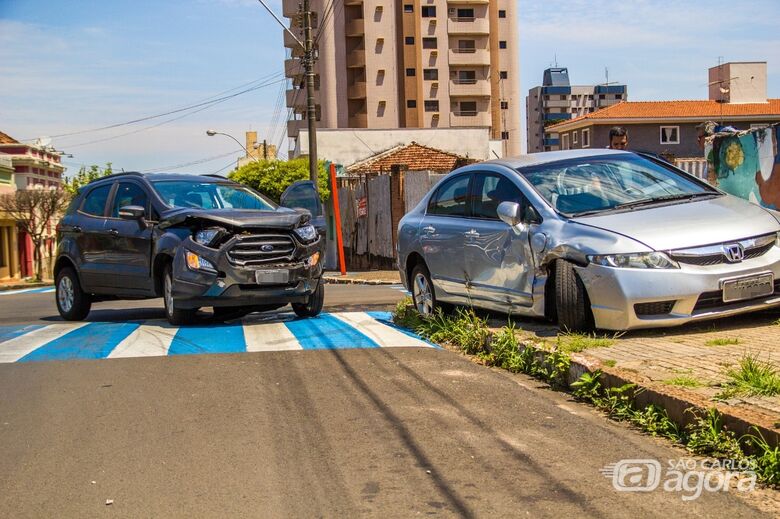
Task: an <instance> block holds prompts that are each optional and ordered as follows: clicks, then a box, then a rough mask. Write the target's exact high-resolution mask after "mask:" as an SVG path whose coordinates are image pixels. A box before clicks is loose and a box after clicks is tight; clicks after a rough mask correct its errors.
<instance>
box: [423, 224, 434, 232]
mask: <svg viewBox="0 0 780 519" xmlns="http://www.w3.org/2000/svg"><path fill="white" fill-rule="evenodd" d="M423 232H424V233H425V234H433V233H435V232H436V227H433V226H432V225H429V226H427V227H423Z"/></svg>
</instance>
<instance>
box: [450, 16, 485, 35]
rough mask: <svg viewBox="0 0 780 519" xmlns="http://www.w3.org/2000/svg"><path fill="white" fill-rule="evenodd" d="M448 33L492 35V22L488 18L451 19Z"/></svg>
mask: <svg viewBox="0 0 780 519" xmlns="http://www.w3.org/2000/svg"><path fill="white" fill-rule="evenodd" d="M447 32H448V33H450V34H451V35H452V34H490V21H489V20H488V19H487V18H450V19H449V20H448V21H447Z"/></svg>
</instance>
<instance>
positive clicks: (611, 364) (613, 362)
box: [601, 359, 617, 368]
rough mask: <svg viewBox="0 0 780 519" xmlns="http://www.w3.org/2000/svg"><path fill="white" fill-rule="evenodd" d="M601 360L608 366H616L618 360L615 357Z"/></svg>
mask: <svg viewBox="0 0 780 519" xmlns="http://www.w3.org/2000/svg"><path fill="white" fill-rule="evenodd" d="M601 362H602V363H603V364H604V365H605V366H606V367H608V368H614V367H615V365H616V364H617V361H616V360H615V359H607V360H603V361H601Z"/></svg>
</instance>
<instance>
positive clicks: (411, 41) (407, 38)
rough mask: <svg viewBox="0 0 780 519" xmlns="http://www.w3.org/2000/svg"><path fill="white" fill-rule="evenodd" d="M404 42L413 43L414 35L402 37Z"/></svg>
mask: <svg viewBox="0 0 780 519" xmlns="http://www.w3.org/2000/svg"><path fill="white" fill-rule="evenodd" d="M404 43H406V44H407V45H414V36H407V37H406V38H404Z"/></svg>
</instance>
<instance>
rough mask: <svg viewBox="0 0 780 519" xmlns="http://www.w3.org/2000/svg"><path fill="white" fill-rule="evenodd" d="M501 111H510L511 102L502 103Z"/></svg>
mask: <svg viewBox="0 0 780 519" xmlns="http://www.w3.org/2000/svg"><path fill="white" fill-rule="evenodd" d="M501 109H502V110H509V101H501Z"/></svg>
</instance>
